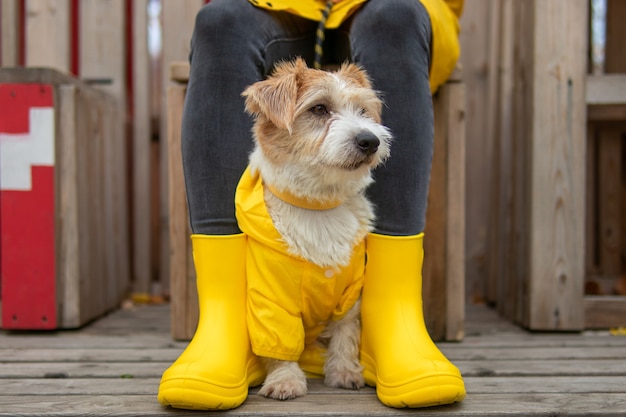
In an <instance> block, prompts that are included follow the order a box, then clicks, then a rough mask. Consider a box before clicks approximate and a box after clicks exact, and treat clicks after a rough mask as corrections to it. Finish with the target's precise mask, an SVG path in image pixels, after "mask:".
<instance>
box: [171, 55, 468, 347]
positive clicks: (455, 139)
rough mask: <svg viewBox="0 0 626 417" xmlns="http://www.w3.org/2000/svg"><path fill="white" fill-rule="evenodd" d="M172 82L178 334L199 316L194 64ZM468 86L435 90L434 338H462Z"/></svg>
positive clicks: (428, 277) (430, 233)
mask: <svg viewBox="0 0 626 417" xmlns="http://www.w3.org/2000/svg"><path fill="white" fill-rule="evenodd" d="M170 77H171V79H172V83H171V85H170V86H169V89H168V96H167V107H168V112H167V117H168V155H169V157H168V160H169V165H168V167H169V171H168V172H169V173H168V178H169V234H170V237H169V239H170V290H171V303H172V336H173V337H174V338H175V339H183V340H184V339H190V338H191V337H192V336H193V334H194V332H195V329H196V325H197V320H198V300H197V292H196V283H195V271H194V266H193V261H192V257H191V242H190V239H189V236H190V234H191V231H190V229H189V221H188V215H187V206H186V198H185V191H184V180H183V170H182V162H181V161H182V157H181V153H180V147H181V146H180V129H181V123H182V109H183V103H184V97H185V91H186V83H187V80H188V78H189V66H188V64H187V63H174V64H173V65H172V66H171V68H170ZM464 108H465V87H464V84H463V83H462V82H461V79H460V72H455V74H454V75H453V76H452V77H451V80H450V81H449V82H448V83H447V84H446V85H444V86H443V87H442V88H441V89H440V91H439V92H438V94H437V96H436V97H435V102H434V110H435V153H434V160H433V169H432V177H431V187H430V193H429V196H428V212H427V219H426V224H427V229H426V231H425V233H426V237H425V240H424V251H425V253H427V255H426V257H425V261H424V290H423V295H424V310H425V317H426V322H427V326H428V328H429V331H430V334H431V336H432V337H433V339H435V340H451V341H452V340H461V339H462V338H463V336H464V328H463V324H464V317H465V316H464V314H465V303H464V300H465V295H464V292H465V286H464V283H465V273H464V271H465V269H464V268H465V265H464V263H465V258H464V254H465V251H464V247H465V194H464V189H465V125H464V123H465V122H464V116H465V114H464Z"/></svg>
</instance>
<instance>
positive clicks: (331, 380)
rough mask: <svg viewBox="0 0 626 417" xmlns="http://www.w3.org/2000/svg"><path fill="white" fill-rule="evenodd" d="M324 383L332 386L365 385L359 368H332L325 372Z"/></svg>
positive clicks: (352, 387)
mask: <svg viewBox="0 0 626 417" xmlns="http://www.w3.org/2000/svg"><path fill="white" fill-rule="evenodd" d="M324 383H325V384H326V385H328V386H329V387H333V388H346V389H355V390H356V389H360V388H363V387H364V386H365V378H363V374H362V373H361V370H360V369H359V370H351V369H342V370H338V369H335V370H332V371H329V372H327V373H326V377H325V378H324Z"/></svg>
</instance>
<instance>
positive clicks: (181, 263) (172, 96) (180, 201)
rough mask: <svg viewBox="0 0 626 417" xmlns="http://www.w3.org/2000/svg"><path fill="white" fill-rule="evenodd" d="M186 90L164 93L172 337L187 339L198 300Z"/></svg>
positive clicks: (179, 88)
mask: <svg viewBox="0 0 626 417" xmlns="http://www.w3.org/2000/svg"><path fill="white" fill-rule="evenodd" d="M186 90H187V87H186V84H178V83H172V84H170V86H169V87H168V94H167V109H168V112H167V117H168V123H167V126H168V135H167V139H168V148H169V152H168V161H169V166H168V175H169V185H168V190H169V197H168V204H169V216H168V217H169V242H170V250H169V256H170V260H169V265H170V291H171V303H172V337H173V338H174V339H190V338H191V337H192V336H193V334H194V332H195V329H196V325H197V317H198V309H197V304H195V305H194V304H193V301H192V300H193V299H194V298H196V299H197V295H195V297H194V294H193V291H194V290H193V289H195V279H194V277H195V272H194V269H193V262H192V261H191V262H190V258H191V256H192V255H191V251H190V248H189V240H190V238H189V226H188V225H189V216H188V211H187V198H186V196H185V180H184V176H183V167H182V154H181V126H182V117H183V104H184V101H185V91H186ZM190 263H191V265H190ZM190 316H191V317H195V318H196V323H194V324H193V325H191V326H190V325H189V322H190V320H189V317H190Z"/></svg>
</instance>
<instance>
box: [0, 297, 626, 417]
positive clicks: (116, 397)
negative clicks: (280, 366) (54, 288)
mask: <svg viewBox="0 0 626 417" xmlns="http://www.w3.org/2000/svg"><path fill="white" fill-rule="evenodd" d="M469 307H470V308H469V309H468V314H467V318H468V322H467V325H466V327H467V330H468V336H467V337H466V338H465V339H464V341H463V342H460V343H440V344H439V346H440V347H441V349H442V350H443V352H444V353H445V354H446V355H447V356H448V357H449V358H450V359H451V360H452V361H453V362H454V363H455V364H456V365H457V366H458V367H459V369H460V370H461V372H462V373H463V375H464V377H465V383H466V388H467V391H468V396H467V398H466V400H465V401H464V402H463V403H461V404H458V405H453V406H447V407H437V408H430V409H423V410H419V411H417V410H415V411H409V410H397V409H392V408H388V407H385V406H384V405H382V404H381V403H380V402H379V401H378V400H377V398H376V395H375V390H374V389H373V388H371V387H366V388H364V389H362V390H359V391H345V390H341V389H334V388H329V387H326V386H325V385H324V384H323V382H322V381H321V380H320V379H312V380H309V394H308V395H307V396H305V397H303V398H299V399H297V400H294V401H286V402H279V401H274V400H269V399H266V398H263V397H260V396H259V395H257V392H258V388H253V389H251V390H250V396H249V398H248V399H247V400H246V402H245V403H244V404H243V405H242V406H241V407H239V408H237V409H235V410H231V411H227V412H215V413H197V412H188V411H183V410H172V409H170V408H166V407H162V406H160V405H159V404H158V402H157V400H156V393H157V390H158V384H159V381H160V377H161V374H162V372H163V371H164V370H165V369H166V368H167V367H168V366H169V365H170V364H171V362H172V361H173V360H174V359H175V358H176V357H177V356H178V355H179V354H180V352H182V351H183V349H184V348H185V346H186V343H185V342H174V341H172V338H171V334H170V329H169V326H168V322H169V314H170V308H169V306H168V305H160V306H143V307H140V308H135V309H132V310H120V311H116V312H114V313H112V314H110V315H108V316H107V317H105V318H103V319H101V320H98V321H97V322H95V323H92V324H91V325H89V326H86V327H85V328H83V329H81V330H77V331H67V330H66V331H57V332H52V333H24V332H13V333H9V332H1V331H0V416H29V417H30V416H43V417H47V416H105V415H107V416H110V415H115V416H171V415H174V414H175V415H177V416H187V415H226V416H230V415H236V416H253V415H254V416H273V417H274V416H275V417H282V416H319V417H328V416H360V417H369V416H406V415H407V414H412V413H416V414H419V415H420V416H435V415H446V416H453V417H477V416H500V415H512V416H539V415H555V416H556V415H559V416H583V415H584V416H587V415H589V416H594V415H597V416H626V337H618V336H610V334H609V333H608V332H606V331H593V332H592V331H589V332H584V333H566V334H563V333H531V332H527V331H524V330H522V329H520V328H518V327H516V326H513V325H512V324H511V323H508V322H505V321H503V320H502V319H500V318H499V317H498V316H497V315H496V314H495V313H494V312H493V311H491V310H489V309H487V308H486V307H477V306H469Z"/></svg>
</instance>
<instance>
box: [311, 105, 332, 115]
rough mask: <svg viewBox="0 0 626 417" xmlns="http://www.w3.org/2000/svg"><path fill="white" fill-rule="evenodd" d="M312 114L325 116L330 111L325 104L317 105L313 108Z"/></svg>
mask: <svg viewBox="0 0 626 417" xmlns="http://www.w3.org/2000/svg"><path fill="white" fill-rule="evenodd" d="M311 113H313V114H317V115H319V116H323V115H325V114H328V109H327V108H326V106H324V105H323V104H316V105H315V106H313V107H311Z"/></svg>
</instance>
